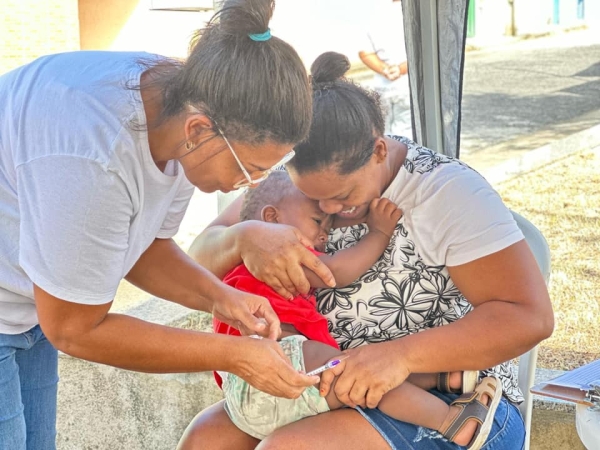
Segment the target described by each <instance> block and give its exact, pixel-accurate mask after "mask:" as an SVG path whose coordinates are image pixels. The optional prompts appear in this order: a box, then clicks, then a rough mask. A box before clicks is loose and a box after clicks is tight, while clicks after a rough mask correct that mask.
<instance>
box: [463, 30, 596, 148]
mask: <svg viewBox="0 0 600 450" xmlns="http://www.w3.org/2000/svg"><path fill="white" fill-rule="evenodd" d="M598 98H600V36H599V35H598V33H594V32H593V31H592V30H583V31H573V32H570V33H562V34H560V35H557V36H551V37H545V38H540V39H535V40H530V41H520V42H515V43H511V44H507V45H502V46H498V47H494V48H488V49H485V50H482V51H474V52H467V53H466V57H465V73H464V87H463V103H462V127H461V131H462V132H461V154H462V156H467V155H470V156H471V155H473V156H474V155H475V154H476V153H479V152H485V153H487V154H488V155H490V156H492V157H493V156H494V155H499V157H501V158H502V159H504V160H505V159H507V158H511V157H514V156H518V154H519V153H522V152H523V151H526V150H532V149H535V148H537V147H540V146H542V145H545V144H547V143H549V142H551V141H553V140H557V139H560V138H563V137H565V136H568V135H570V134H573V133H576V132H578V131H581V130H584V129H586V128H590V127H591V126H593V125H596V124H597V123H598V122H599V121H600V112H599V111H598V109H599V108H600V103H599V102H598ZM486 158H488V156H486Z"/></svg>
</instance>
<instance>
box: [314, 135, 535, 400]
mask: <svg viewBox="0 0 600 450" xmlns="http://www.w3.org/2000/svg"><path fill="white" fill-rule="evenodd" d="M394 138H395V139H397V140H399V141H400V142H402V143H404V144H405V145H406V146H407V147H408V155H407V157H406V161H405V162H404V165H403V167H402V168H401V169H400V171H399V172H398V175H397V176H396V178H395V179H394V180H393V181H392V183H391V184H390V186H389V187H388V188H387V190H386V191H385V192H384V193H383V197H386V198H389V199H390V200H392V201H393V202H394V203H396V204H397V205H398V207H399V208H400V209H401V210H402V212H403V216H402V218H401V219H400V221H399V222H398V225H397V226H396V230H395V231H394V234H393V236H392V238H391V240H390V244H389V245H388V247H387V249H386V250H385V252H384V254H383V255H382V256H381V258H380V259H379V260H378V261H377V262H376V263H375V265H374V266H373V267H372V268H371V269H369V270H368V271H367V273H365V274H364V275H362V276H361V277H359V278H358V279H357V280H356V281H354V282H353V283H352V284H350V285H348V286H345V287H341V288H339V289H321V290H320V291H318V292H317V304H318V308H319V311H320V312H321V314H323V315H324V316H325V317H326V318H327V320H328V322H329V329H330V331H331V334H332V336H333V337H334V338H335V339H336V341H337V342H338V344H339V345H340V348H341V349H347V348H353V347H357V346H360V345H364V344H369V343H376V342H383V341H388V340H392V339H397V338H401V337H403V336H406V335H409V334H412V333H418V332H419V331H422V330H424V329H427V328H433V327H438V326H443V325H446V324H448V323H451V322H454V321H455V320H458V319H459V318H461V317H462V316H464V315H465V314H466V313H467V312H469V311H470V310H471V309H472V308H473V307H472V305H471V304H470V303H469V302H468V301H467V299H466V298H465V297H464V296H463V295H462V293H461V292H460V291H459V290H458V288H457V287H456V286H455V285H454V282H453V281H452V279H451V278H450V274H449V272H448V266H457V265H461V264H465V263H468V262H470V261H473V260H476V259H478V258H482V257H484V256H486V255H489V254H492V253H495V252H498V251H500V250H502V249H504V248H506V247H508V246H510V245H512V244H514V243H516V242H518V241H521V240H523V239H524V237H523V233H522V232H521V230H520V229H519V227H518V226H517V224H516V222H515V221H514V219H513V217H512V214H511V213H510V211H509V210H508V209H507V208H506V206H505V205H504V204H503V203H502V199H501V198H500V196H499V195H498V194H497V193H496V191H494V189H493V188H492V187H491V186H490V185H489V184H488V183H487V182H486V181H485V179H484V178H483V177H481V175H479V174H478V173H477V172H475V171H474V170H473V169H471V168H470V167H468V166H467V165H465V164H463V163H461V162H460V161H458V160H455V159H452V158H449V157H447V156H444V155H441V154H438V153H435V152H433V151H431V150H429V149H427V148H424V147H420V146H418V145H417V144H415V143H414V142H412V141H410V140H408V139H406V138H401V137H394ZM367 231H368V228H367V226H366V224H359V225H354V226H351V227H345V228H340V229H337V230H333V231H332V233H331V235H330V237H329V242H328V244H327V251H328V252H332V251H336V250H340V249H344V248H349V247H352V246H353V245H355V244H356V243H357V242H358V241H360V239H361V238H362V237H363V236H364V235H365V234H366V233H367ZM440 345H442V346H443V345H452V343H451V342H450V343H447V344H446V343H440ZM490 371H492V372H493V373H494V374H496V375H497V376H498V377H499V378H500V379H501V380H502V382H503V387H504V392H505V393H506V395H507V396H508V398H509V399H511V400H512V401H516V402H518V401H522V399H523V398H522V395H521V392H520V391H519V388H518V383H517V381H516V378H515V376H514V374H513V373H512V371H511V369H510V365H509V363H505V364H501V365H499V366H497V367H495V368H493V369H490Z"/></svg>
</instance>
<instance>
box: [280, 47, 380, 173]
mask: <svg viewBox="0 0 600 450" xmlns="http://www.w3.org/2000/svg"><path fill="white" fill-rule="evenodd" d="M348 69H350V62H349V61H348V58H347V57H346V56H344V55H341V54H339V53H335V52H327V53H323V54H322V55H321V56H319V57H318V58H317V59H316V60H315V62H314V63H313V64H312V66H311V83H312V88H313V119H312V125H311V127H310V133H309V136H308V138H307V139H306V140H304V141H303V142H301V143H300V144H298V145H297V146H296V147H295V149H296V156H295V157H294V159H292V160H291V161H290V162H289V163H288V165H289V166H290V167H291V168H292V169H293V170H295V171H296V172H298V173H299V174H302V173H307V172H312V171H315V170H319V169H322V168H325V167H331V166H335V167H336V169H337V171H338V173H340V174H342V175H345V174H349V173H352V172H354V171H356V170H358V169H360V168H361V167H363V166H364V165H365V164H366V163H367V162H368V161H369V159H370V158H371V156H372V155H373V147H374V144H375V138H376V137H378V136H382V135H383V131H384V121H383V115H382V112H381V106H380V101H379V95H378V94H377V93H375V92H373V91H369V90H367V89H364V88H362V87H360V86H359V85H357V84H356V83H354V82H352V81H351V80H348V79H347V78H345V77H344V74H345V73H346V72H347V71H348Z"/></svg>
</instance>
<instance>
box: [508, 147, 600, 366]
mask: <svg viewBox="0 0 600 450" xmlns="http://www.w3.org/2000/svg"><path fill="white" fill-rule="evenodd" d="M498 191H499V192H500V194H501V195H502V197H503V199H504V201H505V202H506V203H507V205H508V206H509V207H510V208H511V209H513V210H514V211H516V212H518V213H520V214H522V215H523V216H525V217H527V218H528V219H529V220H530V221H531V222H532V223H534V224H535V225H536V226H537V227H538V228H539V229H540V230H541V231H542V233H543V234H544V236H545V237H546V239H547V240H548V244H549V245H550V250H551V254H552V275H551V281H550V297H551V298H552V304H553V306H554V314H555V330H554V334H553V335H552V337H551V338H550V339H548V340H546V341H545V342H543V343H542V344H541V346H540V356H539V362H538V364H539V366H540V367H544V368H549V369H561V370H569V369H572V368H575V367H579V366H580V365H582V364H585V363H588V362H590V361H593V360H595V359H598V358H600V151H599V150H598V149H597V150H596V151H588V152H584V153H579V154H576V155H574V156H570V157H568V158H565V159H562V160H560V161H557V162H555V163H552V164H550V165H547V166H545V167H543V168H541V169H538V170H536V171H534V172H532V173H529V174H526V175H523V176H521V177H518V178H516V179H514V180H510V181H507V182H505V183H502V184H501V185H500V186H498Z"/></svg>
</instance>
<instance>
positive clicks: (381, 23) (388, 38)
mask: <svg viewBox="0 0 600 450" xmlns="http://www.w3.org/2000/svg"><path fill="white" fill-rule="evenodd" d="M368 11H369V16H368V25H367V33H366V39H365V41H364V43H363V49H362V50H364V51H367V52H374V53H377V56H378V57H379V59H381V60H382V61H383V62H385V63H386V64H388V65H398V64H401V63H403V62H405V61H406V59H407V57H406V45H405V42H404V25H403V19H402V2H393V1H392V0H377V1H375V2H373V4H372V5H371V6H370V7H369V10H368ZM373 88H375V89H377V90H378V91H379V92H381V93H383V94H385V96H386V97H393V96H395V97H403V98H407V99H408V96H409V93H410V91H409V87H408V76H407V75H402V76H401V77H400V78H398V79H396V80H394V81H390V80H388V79H387V78H386V77H384V76H383V75H379V74H375V75H374V78H373Z"/></svg>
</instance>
